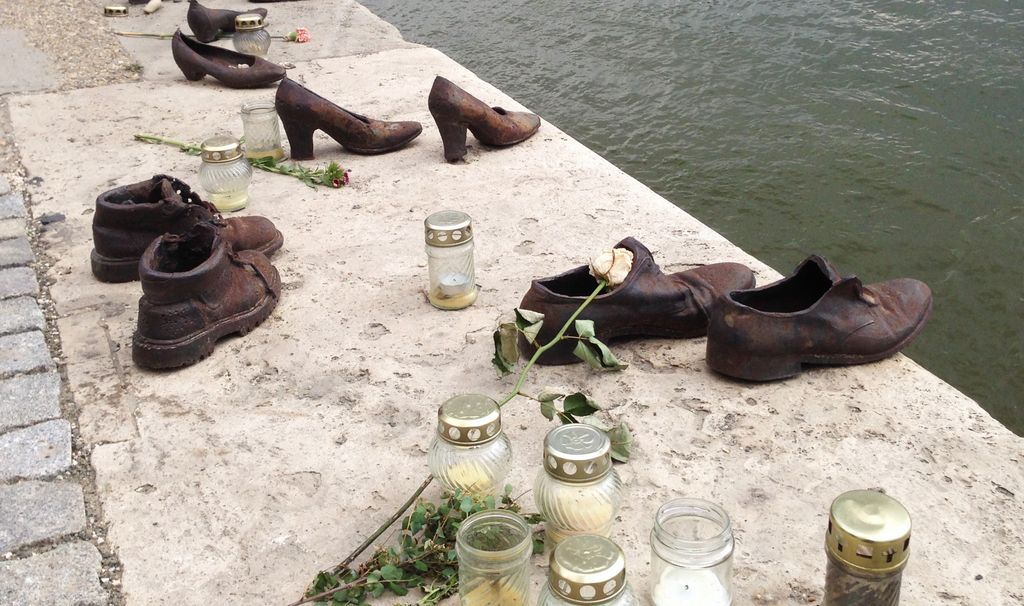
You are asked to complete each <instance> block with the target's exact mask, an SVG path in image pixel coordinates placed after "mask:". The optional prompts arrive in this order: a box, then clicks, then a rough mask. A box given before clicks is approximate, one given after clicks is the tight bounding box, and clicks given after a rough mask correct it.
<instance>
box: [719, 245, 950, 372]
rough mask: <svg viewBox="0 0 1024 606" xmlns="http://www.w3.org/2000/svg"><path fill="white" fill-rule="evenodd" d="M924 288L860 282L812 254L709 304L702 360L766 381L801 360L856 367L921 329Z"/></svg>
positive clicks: (926, 302)
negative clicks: (782, 273)
mask: <svg viewBox="0 0 1024 606" xmlns="http://www.w3.org/2000/svg"><path fill="white" fill-rule="evenodd" d="M931 312H932V293H931V290H930V289H929V288H928V286H927V285H926V284H925V283H923V282H920V281H918V280H912V279H907V278H901V279H896V280H889V281H887V282H879V283H877V284H867V285H865V284H862V283H861V281H860V279H858V278H856V277H848V278H843V277H841V276H840V275H839V274H838V272H836V270H835V268H833V267H832V266H831V265H830V264H829V263H828V261H826V260H825V259H823V258H822V257H819V256H817V255H812V256H811V257H808V258H807V259H806V260H804V261H803V262H802V263H801V264H800V265H799V266H797V268H796V270H795V271H794V272H793V274H792V275H791V276H789V277H787V278H784V279H782V280H780V281H778V282H775V283H773V284H769V285H768V286H764V287H761V288H758V289H754V290H738V291H736V292H732V293H729V294H727V295H726V296H724V297H722V299H721V300H720V301H719V302H718V303H717V304H716V305H715V309H714V312H713V313H712V317H711V324H710V326H709V327H708V344H707V362H708V366H710V367H711V368H712V369H713V370H715V371H717V372H720V373H722V374H724V375H728V376H730V377H735V378H737V379H746V380H748V381H771V380H774V379H783V378H786V377H791V376H793V375H796V374H799V373H800V371H801V368H802V366H803V365H804V364H862V363H865V362H874V361H876V360H881V359H882V358H886V357H889V356H891V355H893V354H895V353H896V352H898V351H899V350H901V349H903V348H904V347H906V346H907V345H908V344H909V343H910V342H911V341H913V340H914V338H915V337H917V335H918V334H919V333H920V332H921V331H922V330H923V329H924V326H925V324H926V323H927V322H928V318H929V317H930V316H931Z"/></svg>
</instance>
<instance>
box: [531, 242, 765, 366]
mask: <svg viewBox="0 0 1024 606" xmlns="http://www.w3.org/2000/svg"><path fill="white" fill-rule="evenodd" d="M615 248H625V249H626V250H629V251H631V252H632V253H633V267H632V268H631V269H630V271H629V274H628V275H627V276H626V279H625V281H623V283H622V284H620V285H619V286H617V287H616V288H615V289H614V290H612V291H610V292H609V291H608V290H605V291H603V292H602V294H600V295H599V296H598V297H597V298H596V299H594V300H593V302H591V303H590V304H589V305H588V306H587V307H586V309H584V310H583V313H581V314H580V315H579V318H578V319H580V320H593V321H594V330H595V333H596V336H597V338H599V339H601V340H602V341H606V340H607V339H614V338H616V337H638V336H643V337H672V338H688V337H699V336H701V335H703V334H704V333H705V332H706V331H707V326H708V315H709V312H710V309H711V307H712V306H713V303H714V301H715V299H716V298H718V297H719V296H720V295H721V294H722V293H725V292H728V291H730V290H735V289H739V288H750V287H751V286H753V285H754V273H753V272H751V271H750V269H748V268H747V267H746V266H744V265H740V264H739V263H715V264H712V265H704V266H702V267H698V268H696V269H691V270H689V271H684V272H679V273H675V274H670V275H666V274H664V273H663V272H662V271H661V269H660V268H659V267H658V265H657V264H656V263H655V262H654V258H653V257H652V256H651V251H650V250H648V249H647V247H646V246H644V245H643V244H641V243H640V242H638V241H637V240H636V239H634V238H626V239H625V240H623V241H621V242H619V243H618V244H616V245H615ZM595 288H597V281H596V280H595V279H594V278H593V276H591V275H590V273H589V267H588V266H586V265H583V266H580V267H577V268H576V269H573V270H570V271H568V272H566V273H564V274H560V275H557V276H554V277H551V278H542V279H540V280H534V281H533V284H532V285H531V286H530V290H529V291H528V292H527V293H526V296H525V297H523V301H522V303H520V304H519V307H520V308H522V309H528V310H530V311H536V312H540V313H542V314H544V324H543V325H542V326H541V330H540V333H539V335H538V336H537V343H539V344H540V345H544V344H546V343H548V342H549V341H551V339H552V338H554V336H555V334H556V333H557V332H558V331H559V330H560V329H561V328H562V325H564V324H565V322H566V321H567V320H568V319H569V317H570V316H571V315H572V314H573V313H575V312H576V310H577V309H578V308H579V306H580V304H581V303H583V301H584V299H586V298H587V296H589V295H590V293H592V292H593V291H594V289H595ZM566 335H570V336H575V335H576V331H575V329H574V328H573V327H570V328H569V330H568V332H566ZM575 346H576V343H575V341H573V340H571V339H570V340H566V341H562V342H560V343H559V344H558V345H556V346H554V347H552V348H551V349H549V350H548V351H547V352H545V353H544V355H542V356H541V357H540V358H539V359H538V360H537V363H538V364H548V365H552V364H574V363H576V362H581V361H582V360H580V359H579V358H577V357H576V356H575V355H573V353H572V351H573V349H575ZM519 349H520V351H521V352H522V353H523V355H524V356H526V357H530V356H532V355H533V353H534V351H535V350H536V348H535V347H534V346H533V345H531V344H530V343H529V342H527V341H526V339H525V338H522V336H520V339H519Z"/></svg>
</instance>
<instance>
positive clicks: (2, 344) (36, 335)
mask: <svg viewBox="0 0 1024 606" xmlns="http://www.w3.org/2000/svg"><path fill="white" fill-rule="evenodd" d="M50 368H53V358H51V357H50V349H49V348H48V347H47V346H46V340H45V339H44V338H43V333H41V332H39V331H38V330H33V331H30V332H21V333H18V334H15V335H6V336H0V379H3V378H6V377H10V376H12V375H16V374H19V373H23V372H35V371H37V370H43V369H47V370H48V369H50Z"/></svg>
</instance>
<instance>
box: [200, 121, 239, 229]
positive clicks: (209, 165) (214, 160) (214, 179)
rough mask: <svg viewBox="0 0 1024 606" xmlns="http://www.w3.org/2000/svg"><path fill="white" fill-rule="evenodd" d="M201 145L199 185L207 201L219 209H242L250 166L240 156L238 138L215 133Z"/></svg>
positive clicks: (223, 210)
mask: <svg viewBox="0 0 1024 606" xmlns="http://www.w3.org/2000/svg"><path fill="white" fill-rule="evenodd" d="M201 147H202V158H203V164H202V166H200V167H199V184H200V185H202V187H203V189H205V190H206V192H207V193H208V194H209V195H210V202H211V203H212V204H213V205H214V206H216V207H217V210H219V211H221V212H231V211H235V210H240V209H242V208H245V205H246V204H248V203H249V183H250V182H251V181H252V166H250V165H249V161H248V160H246V159H245V157H244V156H243V155H242V150H241V147H240V146H239V144H238V139H235V138H234V137H230V136H227V135H217V136H215V137H210V138H209V139H207V140H206V141H203V144H202V146H201Z"/></svg>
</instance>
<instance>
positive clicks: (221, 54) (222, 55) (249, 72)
mask: <svg viewBox="0 0 1024 606" xmlns="http://www.w3.org/2000/svg"><path fill="white" fill-rule="evenodd" d="M171 53H172V54H173V55H174V62H175V63H177V64H178V69H180V70H181V73H183V74H185V77H186V78H188V79H189V80H202V79H203V76H212V77H214V78H216V79H217V80H220V81H221V82H222V83H223V84H224V85H225V86H228V87H231V88H256V87H258V86H266V85H268V84H273V83H274V82H277V81H278V80H280V79H281V78H284V77H285V75H286V74H287V73H288V72H286V71H285V69H284V68H283V67H281V66H280V65H277V64H276V63H271V62H270V61H267V60H266V59H261V58H259V57H254V56H252V55H244V54H242V53H236V52H235V51H231V50H228V49H226V48H220V47H219V46H211V45H209V44H203V43H201V42H196V41H195V40H192V39H190V38H186V37H185V36H183V35H181V30H180V29H179V30H177V31H176V32H174V38H172V39H171Z"/></svg>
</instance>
